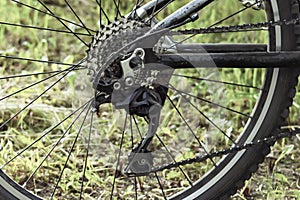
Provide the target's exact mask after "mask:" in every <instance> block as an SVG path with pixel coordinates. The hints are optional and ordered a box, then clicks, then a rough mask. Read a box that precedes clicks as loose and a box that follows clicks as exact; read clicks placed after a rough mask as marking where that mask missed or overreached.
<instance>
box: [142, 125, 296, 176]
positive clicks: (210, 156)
mask: <svg viewBox="0 0 300 200" xmlns="http://www.w3.org/2000/svg"><path fill="white" fill-rule="evenodd" d="M298 134H300V128H295V129H294V130H292V131H286V132H281V133H279V134H278V135H276V136H270V137H266V138H263V139H260V140H256V141H253V142H250V143H245V144H242V145H237V146H234V147H231V148H227V149H223V150H221V151H215V152H212V153H210V154H205V155H202V156H196V157H194V158H190V159H186V160H182V161H179V162H173V163H171V164H168V165H165V166H159V167H155V168H153V169H152V170H151V171H150V172H148V174H150V173H156V172H161V171H164V170H166V169H172V168H175V167H181V166H184V165H188V164H192V163H195V162H198V163H199V162H204V161H206V160H207V159H213V158H217V157H219V158H221V157H223V156H225V155H228V154H231V153H237V152H239V151H242V150H247V149H250V148H254V147H255V146H258V145H262V144H267V145H271V144H272V143H274V142H276V141H278V140H280V139H283V138H290V137H293V136H296V135H298Z"/></svg>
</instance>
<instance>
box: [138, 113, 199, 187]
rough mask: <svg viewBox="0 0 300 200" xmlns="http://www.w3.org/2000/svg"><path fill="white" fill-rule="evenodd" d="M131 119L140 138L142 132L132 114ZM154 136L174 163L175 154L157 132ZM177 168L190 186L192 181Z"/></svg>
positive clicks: (180, 168)
mask: <svg viewBox="0 0 300 200" xmlns="http://www.w3.org/2000/svg"><path fill="white" fill-rule="evenodd" d="M133 120H134V123H135V126H136V128H137V130H138V133H139V135H140V136H141V138H142V134H141V131H140V129H139V125H138V123H137V121H136V119H135V117H134V116H133ZM155 137H156V138H157V139H158V140H159V142H160V143H161V145H163V147H164V149H165V150H166V152H167V153H168V155H169V156H170V158H171V159H172V161H173V162H174V163H177V161H176V159H175V156H174V155H173V154H172V153H171V151H170V150H169V148H168V147H167V145H166V144H165V143H164V142H163V141H162V139H161V138H160V137H159V136H158V135H157V134H155ZM178 169H179V170H180V172H181V173H182V175H183V176H184V177H185V179H186V180H187V181H188V183H189V184H190V186H193V183H192V181H191V179H190V178H189V177H188V175H187V174H186V173H185V172H184V170H183V169H182V167H180V166H178Z"/></svg>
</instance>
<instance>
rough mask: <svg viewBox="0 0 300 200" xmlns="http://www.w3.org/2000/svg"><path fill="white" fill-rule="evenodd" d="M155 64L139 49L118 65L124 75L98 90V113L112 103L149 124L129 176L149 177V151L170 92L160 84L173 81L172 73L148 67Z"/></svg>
mask: <svg viewBox="0 0 300 200" xmlns="http://www.w3.org/2000/svg"><path fill="white" fill-rule="evenodd" d="M153 61H155V60H153V57H151V56H150V58H148V57H146V53H145V50H144V49H141V48H138V49H136V50H135V51H134V52H133V53H132V55H131V56H130V57H129V58H127V59H124V60H122V61H120V62H119V65H120V67H119V68H120V70H121V73H119V72H118V74H122V76H121V77H118V78H117V79H116V78H115V79H113V80H109V82H108V81H106V82H105V83H104V81H103V80H100V81H99V82H98V86H97V91H96V97H95V103H94V104H95V105H94V108H95V109H99V106H100V105H101V104H104V103H112V104H113V105H114V106H115V108H117V109H124V110H126V112H127V113H129V115H136V116H139V117H142V118H144V119H145V121H146V122H147V124H148V131H147V133H146V134H145V135H144V136H143V138H142V139H141V141H140V142H139V143H138V145H137V146H136V147H134V148H133V149H132V151H131V153H130V154H129V156H128V164H127V166H126V167H125V170H124V173H125V174H127V175H129V176H141V175H146V174H147V173H149V172H150V171H151V169H152V167H153V156H152V153H151V151H149V150H148V147H149V145H150V143H151V141H152V139H153V137H154V136H155V133H156V131H157V128H158V125H159V118H160V112H161V108H162V106H163V105H164V102H165V99H166V96H167V92H168V89H167V87H166V86H164V85H165V84H163V83H162V82H161V80H163V81H168V79H170V75H169V74H170V71H169V72H166V71H168V70H166V71H163V70H162V69H163V67H162V66H157V64H149V63H157V62H153ZM145 63H148V64H145ZM114 67H115V66H114ZM110 76H111V77H113V76H112V75H110Z"/></svg>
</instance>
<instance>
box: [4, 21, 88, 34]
mask: <svg viewBox="0 0 300 200" xmlns="http://www.w3.org/2000/svg"><path fill="white" fill-rule="evenodd" d="M0 24H1V25H5V26H14V27H22V28H28V29H37V30H42V31H51V32H56V33H66V34H73V33H72V32H70V31H64V30H57V29H51V28H44V27H38V26H30V25H25V24H14V23H8V22H0ZM74 33H75V34H76V35H80V36H90V34H85V33H77V32H74Z"/></svg>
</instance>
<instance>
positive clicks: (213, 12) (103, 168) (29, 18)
mask: <svg viewBox="0 0 300 200" xmlns="http://www.w3.org/2000/svg"><path fill="white" fill-rule="evenodd" d="M23 2H25V3H28V4H30V5H33V6H34V7H36V8H39V9H42V6H41V5H40V4H38V3H37V2H35V1H30V0H26V1H23ZM49 2H50V1H49ZM70 2H71V1H70ZM126 2H127V4H126V3H123V4H122V5H121V7H122V9H123V10H129V9H130V8H129V7H128V5H130V3H133V2H135V1H134V0H130V1H126ZM185 2H187V1H180V4H184V3H185ZM64 5H65V4H64V1H62V0H55V1H51V6H50V7H51V9H53V10H54V11H55V12H56V13H58V15H59V16H62V17H64V18H67V19H73V20H74V21H76V20H75V17H74V16H73V14H72V13H71V12H70V11H68V9H67V8H66V7H65V6H64ZM72 5H74V8H75V9H76V11H78V14H79V16H80V17H81V18H82V19H84V22H85V23H86V25H87V26H88V27H92V28H93V29H95V30H98V29H99V17H98V12H99V8H98V7H97V5H96V4H95V3H94V2H92V1H85V0H80V1H76V2H75V3H74V2H72ZM176 6H178V4H172V5H171V6H170V7H169V11H168V12H172V11H174V10H175V9H176ZM214 6H216V9H207V11H203V12H202V13H201V15H200V17H201V19H200V20H199V21H197V22H195V23H196V27H199V26H200V27H205V26H207V25H209V24H211V23H213V22H215V21H216V20H217V19H220V18H222V16H223V17H224V16H227V15H228V13H230V12H231V11H234V10H236V9H237V8H238V7H239V6H240V4H239V3H238V1H234V3H232V2H231V1H225V3H219V4H216V5H214ZM82 7H84V8H85V9H81V8H82ZM112 7H113V5H111V4H109V3H106V4H105V9H106V10H109V13H110V15H114V10H113V11H112V10H111V8H112ZM168 12H163V13H162V15H161V17H163V16H165V15H166V14H167V13H168ZM0 13H1V17H0V21H8V22H12V23H22V24H28V25H34V26H42V27H51V28H54V29H61V30H62V29H64V27H63V26H62V25H61V24H60V23H58V22H57V20H56V19H55V18H53V17H51V16H45V15H44V14H41V13H38V12H34V11H32V10H31V9H28V8H23V7H19V6H16V4H15V3H12V2H11V1H8V0H7V1H6V0H5V1H0ZM263 18H264V13H263V12H261V11H253V10H250V11H249V12H247V13H245V14H244V15H241V16H238V17H236V18H235V19H234V20H231V21H227V22H224V23H222V24H221V25H228V24H241V23H251V22H257V21H262V20H263ZM261 19H262V20H261ZM104 21H105V20H104ZM197 23H199V24H197ZM68 26H69V27H70V28H71V29H72V30H73V31H76V32H84V30H83V29H76V28H75V27H74V26H73V25H71V24H68ZM190 27H192V25H190V24H189V25H187V26H186V28H190ZM266 36H267V35H266V34H262V33H259V32H254V33H252V32H251V33H246V34H245V33H238V34H230V35H228V34H210V35H208V36H205V37H204V36H197V37H195V38H193V41H197V42H204V43H208V42H215V43H218V42H250V43H264V42H266V41H267V38H266ZM181 37H182V36H180V37H179V38H178V39H180V38H181ZM83 39H84V40H85V41H86V42H90V39H89V38H88V37H83ZM0 41H1V42H0V53H1V54H5V55H11V56H18V57H24V58H33V59H43V60H55V61H61V62H64V63H76V62H78V61H79V60H80V59H81V58H83V57H84V56H85V50H86V49H87V47H85V46H84V45H83V44H82V43H81V42H80V41H78V40H77V39H76V38H75V37H73V36H71V35H67V34H61V33H53V32H44V31H36V30H32V29H26V30H25V31H24V29H22V28H16V27H9V26H2V25H1V26H0ZM66 68H67V67H66V66H62V65H59V64H41V63H36V62H28V61H16V60H4V59H0V74H1V76H2V75H3V76H6V75H11V74H22V73H24V74H26V73H28V72H31V73H32V72H47V71H52V70H58V69H66ZM183 73H185V74H187V75H198V76H201V77H204V78H211V79H217V80H218V79H219V78H221V79H222V80H224V81H228V82H238V83H242V84H250V85H254V86H261V85H262V78H261V77H263V75H264V73H261V72H260V71H259V70H240V69H233V70H231V69H228V70H221V71H218V70H216V69H211V70H190V71H189V70H185V71H184V72H183ZM45 77H46V76H34V77H30V78H18V79H14V81H13V82H12V81H10V80H1V85H0V96H3V95H6V94H10V93H12V92H15V91H17V90H19V89H20V88H22V87H24V86H26V85H28V84H31V83H33V82H36V81H38V80H41V78H45ZM55 80H57V78H53V79H51V80H48V81H46V82H45V83H44V84H40V85H37V86H35V87H33V88H31V89H28V90H26V92H22V93H20V94H18V95H17V96H16V97H15V98H10V99H9V100H6V101H5V104H3V103H2V104H0V106H1V111H0V122H1V121H4V120H6V119H7V118H9V117H10V116H12V115H13V113H14V112H15V111H16V110H17V109H19V108H21V107H22V106H24V105H26V103H28V102H30V101H31V100H33V99H34V98H35V97H36V95H37V94H36V93H37V91H43V90H45V89H46V88H47V87H49V86H50V85H51V83H52V82H53V81H55ZM172 84H176V86H177V87H178V88H185V89H186V90H185V91H186V92H192V93H193V94H195V95H197V96H199V97H203V98H207V99H209V100H211V101H213V102H217V103H220V104H222V105H225V106H230V107H231V108H234V109H236V110H238V111H243V112H246V113H250V112H251V110H252V108H253V107H254V104H255V100H256V99H257V98H258V92H257V91H255V90H253V89H245V88H239V87H235V88H232V86H225V85H222V86H220V85H218V84H210V83H207V82H197V83H195V82H194V81H190V82H183V81H182V80H181V79H180V78H178V79H176V78H174V79H172ZM191 86H192V87H191ZM82 88H84V89H82ZM298 91H299V88H298ZM91 94H92V93H91V89H90V84H89V80H88V77H87V76H86V73H85V72H82V73H72V74H69V75H68V76H67V77H66V78H65V79H63V81H62V82H61V84H59V85H57V86H55V87H54V88H53V89H52V90H51V91H49V92H48V93H47V95H44V96H43V97H42V98H40V99H39V100H38V101H37V102H36V104H34V105H33V106H31V107H30V108H29V109H27V110H26V112H23V113H22V114H20V115H19V116H18V117H15V119H13V120H12V121H11V122H10V123H9V124H8V127H10V128H8V130H7V131H5V132H2V134H1V142H0V145H1V147H2V151H1V152H0V163H1V164H3V163H4V162H5V161H7V160H8V159H9V158H10V157H11V156H12V155H14V154H13V153H14V152H17V151H19V150H20V149H22V148H24V147H26V145H28V144H30V143H31V142H33V141H34V140H35V139H37V138H38V137H39V136H40V135H41V133H42V132H43V131H44V130H47V129H49V128H50V127H51V126H53V125H54V124H56V123H59V122H60V121H62V120H63V119H64V118H65V117H66V113H70V112H71V111H72V109H73V108H76V106H78V105H80V104H81V103H82V102H84V100H86V99H87V98H88V97H90V96H91ZM299 94H300V93H298V94H297V96H296V98H295V102H294V105H293V107H292V109H291V115H290V119H289V121H290V123H291V124H299V107H300V105H299V102H300V95H299ZM170 96H171V98H172V99H173V100H174V102H175V104H176V105H178V106H179V105H180V106H181V107H180V111H181V112H183V113H186V114H187V118H189V120H190V121H189V123H191V124H192V126H193V127H196V126H201V127H202V128H201V129H199V130H198V131H199V132H197V134H199V135H201V139H202V140H204V141H206V142H207V144H208V147H209V148H210V150H220V149H222V148H223V147H224V146H227V147H228V145H230V142H229V141H228V140H226V139H224V137H220V135H219V134H215V132H216V131H214V130H212V128H211V125H210V124H209V123H208V122H207V120H206V119H205V118H204V117H203V116H199V113H197V111H196V110H194V109H193V110H191V107H188V106H187V103H186V101H185V99H183V98H182V97H180V95H178V94H176V92H173V93H172V92H170ZM193 103H195V104H197V106H199V108H201V110H203V112H206V113H209V117H213V118H214V120H215V121H216V122H217V123H218V124H220V126H222V128H224V129H225V130H227V134H230V135H232V136H233V137H236V136H237V134H238V133H239V131H240V130H241V128H242V127H243V125H244V123H245V118H243V117H240V116H237V115H233V114H232V113H230V112H228V113H225V114H224V111H223V110H221V109H219V108H217V107H214V106H208V105H207V104H205V103H203V102H202V103H200V102H198V101H195V100H193ZM112 111H114V112H113V114H112V115H111V112H112ZM222 111H223V112H222ZM122 117H123V118H124V112H122V111H117V110H115V109H113V108H112V106H111V105H106V106H104V107H102V108H101V113H100V115H99V116H98V117H95V118H96V121H95V123H94V126H93V132H92V148H91V151H90V154H91V155H90V157H89V159H88V163H87V168H88V170H87V172H86V175H85V178H84V179H85V189H84V190H85V194H84V195H85V196H84V198H85V199H92V198H100V199H107V198H109V194H110V190H111V184H112V179H113V174H114V166H115V165H116V163H115V161H116V158H117V154H118V147H119V145H120V140H121V136H122V130H123V127H124V120H122ZM228 119H230V120H228ZM83 120H84V117H82V116H81V117H79V122H81V121H83ZM89 120H90V116H89V117H88V118H87V120H86V121H87V122H86V123H85V124H84V126H83V130H82V134H81V136H80V138H79V141H78V145H76V146H75V148H74V150H73V153H72V155H71V156H70V160H69V162H68V164H67V168H66V170H65V173H64V174H63V177H62V179H61V182H60V184H59V189H58V190H57V196H56V198H57V199H73V198H75V197H78V193H79V191H80V187H81V182H80V181H81V180H80V179H81V177H82V171H83V170H82V169H83V163H84V162H83V161H84V158H85V149H84V148H85V147H86V146H87V138H88V133H89V123H88V122H89ZM138 121H139V123H141V124H142V126H141V132H143V133H144V132H145V131H146V130H147V129H146V125H145V123H143V121H142V120H141V119H138ZM70 123H72V119H69V120H67V122H66V123H63V124H62V125H61V126H59V127H57V128H56V129H54V131H53V132H52V133H51V135H48V136H47V137H45V138H43V139H42V140H41V141H40V142H38V143H37V144H36V145H34V146H33V147H32V148H31V149H30V150H29V151H26V152H25V154H23V155H22V156H21V157H20V158H18V159H17V160H15V161H13V162H12V163H10V164H9V167H8V168H5V170H6V172H7V173H8V174H9V175H10V176H11V177H12V178H13V179H14V180H16V181H17V182H19V183H20V184H24V182H25V181H26V180H27V179H28V177H29V175H30V174H31V173H32V170H33V169H34V168H35V167H36V166H38V164H39V163H40V162H41V161H42V160H43V158H44V156H45V155H46V154H47V152H48V151H49V150H50V149H51V148H52V145H53V142H55V141H57V139H59V138H60V136H61V135H62V134H64V133H65V136H64V137H63V138H62V140H61V142H60V143H59V145H58V146H57V148H55V149H54V151H53V153H52V154H51V156H49V158H48V159H47V160H46V162H45V164H44V165H43V167H42V168H41V170H40V171H39V173H37V174H36V176H35V178H34V179H33V180H30V181H29V182H28V183H27V185H26V188H28V189H31V190H33V191H34V192H35V193H37V194H39V195H45V196H47V195H48V194H50V193H51V191H52V189H53V186H54V184H53V183H55V181H56V180H57V178H58V177H59V172H60V170H61V168H62V166H61V165H62V163H64V162H65V161H66V155H68V152H69V151H70V149H71V146H72V143H73V141H74V139H75V136H76V133H77V130H78V128H79V126H80V123H78V124H76V125H75V126H74V127H72V128H71V129H70V131H68V125H69V124H70ZM161 123H162V125H161V126H160V127H159V130H158V135H159V136H160V137H162V138H163V139H164V141H166V144H167V145H169V146H171V151H172V152H173V153H174V154H175V155H176V159H177V160H180V159H182V158H183V159H187V158H190V157H193V156H195V154H196V153H199V151H201V149H200V150H199V149H197V148H198V146H199V145H198V144H197V143H196V142H195V141H189V139H190V138H191V135H189V134H187V133H186V132H188V131H187V129H186V128H185V127H184V124H183V123H182V121H181V120H180V118H179V117H178V114H177V113H176V110H175V109H174V108H173V107H172V105H170V103H168V104H166V105H165V106H164V110H163V112H162V122H161ZM299 125H300V124H299ZM127 129H129V124H127ZM99 131H101V134H98V133H97V132H99ZM134 132H135V134H136V135H134V144H136V143H137V142H138V141H139V136H138V130H137V129H136V128H134ZM178 133H180V134H178ZM203 133H206V134H203ZM125 139H126V143H125V144H124V147H125V149H127V150H128V151H124V152H122V157H121V163H122V165H123V166H124V165H126V158H127V154H128V153H129V150H130V149H131V148H132V143H131V138H130V134H129V131H128V132H127V134H126V135H125ZM216 143H217V144H219V146H217V147H216V145H215V144H216ZM152 145H153V147H155V149H158V150H159V151H157V152H155V155H157V158H158V161H157V162H158V163H159V162H160V163H164V162H171V159H170V158H166V156H165V155H166V152H165V151H163V147H162V146H161V144H160V142H159V141H158V139H154V141H153V144H152ZM200 153H201V152H200ZM298 155H299V138H293V139H291V140H288V139H284V140H282V141H281V142H279V143H276V145H275V146H274V148H273V151H272V153H271V154H270V156H268V158H267V160H266V162H265V163H264V164H262V166H261V168H260V170H259V172H258V173H257V174H255V175H254V176H253V178H252V179H251V180H249V181H247V182H246V185H245V187H244V188H243V189H242V190H240V191H239V193H238V194H236V195H235V197H236V198H237V199H246V198H248V197H250V198H251V197H252V198H255V199H282V198H295V199H296V198H299V181H300V180H299V173H300V172H299V169H300V166H299V158H298V157H299V156H298ZM159 156H160V157H159ZM164 156H165V157H164ZM211 165H212V164H211V163H210V162H207V163H203V164H201V165H200V164H197V165H195V166H187V167H184V169H189V173H190V174H191V176H193V180H196V179H197V178H199V177H201V175H202V174H204V173H205V172H206V171H207V170H209V168H210V167H211ZM161 175H162V177H164V178H165V180H167V181H165V183H164V187H165V190H166V192H167V193H168V194H172V193H174V192H176V191H180V189H182V188H183V187H186V186H188V183H187V181H185V180H182V174H181V173H180V171H179V170H173V171H168V172H163V173H161ZM103 177H104V178H103ZM151 178H154V177H153V176H150V177H148V178H146V177H142V178H139V179H138V181H139V188H138V189H139V191H142V194H143V195H145V196H144V197H142V198H147V197H150V196H149V194H147V192H150V191H151V192H153V191H154V193H153V194H152V195H154V196H151V197H152V198H153V197H154V198H155V197H156V196H157V197H159V195H160V190H159V188H158V187H157V186H154V182H153V180H152V179H151ZM117 185H118V188H117V189H116V190H115V194H116V198H130V197H132V196H133V195H134V187H133V179H129V178H126V177H124V176H122V175H120V179H118V180H117ZM66 194H68V195H69V196H65V195H66ZM155 195H156V196H155Z"/></svg>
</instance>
